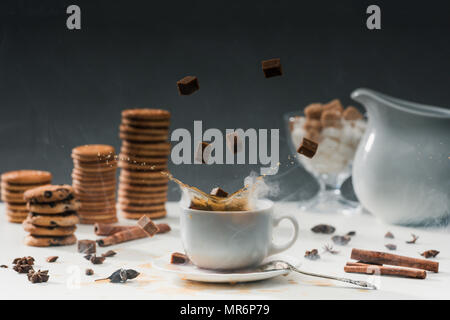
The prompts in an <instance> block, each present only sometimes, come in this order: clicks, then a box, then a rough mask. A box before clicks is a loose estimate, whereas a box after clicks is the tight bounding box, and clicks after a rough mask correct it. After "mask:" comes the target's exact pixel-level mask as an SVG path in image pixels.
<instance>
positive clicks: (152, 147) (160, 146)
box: [122, 140, 171, 151]
mask: <svg viewBox="0 0 450 320" xmlns="http://www.w3.org/2000/svg"><path fill="white" fill-rule="evenodd" d="M170 146H171V145H170V142H169V141H161V142H147V143H144V142H132V141H126V140H124V141H122V148H123V147H125V148H133V149H142V150H147V151H157V150H158V151H167V150H170Z"/></svg>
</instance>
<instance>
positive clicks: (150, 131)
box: [119, 124, 169, 136]
mask: <svg viewBox="0 0 450 320" xmlns="http://www.w3.org/2000/svg"><path fill="white" fill-rule="evenodd" d="M119 130H120V132H123V133H130V134H138V135H139V134H143V135H151V136H158V135H166V134H168V133H169V127H166V128H136V127H131V126H128V125H126V124H121V125H120V126H119Z"/></svg>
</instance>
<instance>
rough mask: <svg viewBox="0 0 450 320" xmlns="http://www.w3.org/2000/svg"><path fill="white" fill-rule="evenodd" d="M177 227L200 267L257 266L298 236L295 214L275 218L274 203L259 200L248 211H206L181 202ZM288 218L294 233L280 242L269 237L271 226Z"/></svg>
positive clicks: (189, 252) (292, 242) (184, 244)
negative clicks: (281, 243)
mask: <svg viewBox="0 0 450 320" xmlns="http://www.w3.org/2000/svg"><path fill="white" fill-rule="evenodd" d="M180 207H181V216H180V229H181V239H182V242H183V246H184V250H185V252H186V254H187V256H188V257H189V259H190V260H191V261H192V262H193V263H194V264H195V265H196V266H197V267H200V268H207V269H220V270H230V269H241V268H246V267H251V266H256V265H258V264H259V263H261V262H262V261H263V260H264V258H266V257H268V256H270V255H273V254H276V253H279V252H282V251H284V250H286V249H288V248H290V247H291V246H292V245H293V244H294V243H295V241H296V240H297V238H298V229H299V227H298V223H297V220H296V219H295V218H294V217H291V216H280V217H276V218H275V217H274V214H273V211H274V210H273V202H271V201H269V200H260V201H258V204H257V209H256V210H251V211H205V210H195V209H189V208H187V207H184V206H183V205H182V204H180ZM284 219H287V220H290V221H291V222H292V225H293V226H294V234H293V235H292V237H291V239H290V240H289V241H288V242H287V243H286V244H283V245H276V244H274V243H273V240H272V232H273V228H274V227H276V226H277V225H278V224H279V222H280V221H281V220H284Z"/></svg>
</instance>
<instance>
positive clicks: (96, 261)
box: [90, 255, 106, 264]
mask: <svg viewBox="0 0 450 320" xmlns="http://www.w3.org/2000/svg"><path fill="white" fill-rule="evenodd" d="M105 259H106V258H105V257H97V256H96V255H93V256H92V257H91V259H90V261H91V262H92V263H93V264H102V263H103V261H105Z"/></svg>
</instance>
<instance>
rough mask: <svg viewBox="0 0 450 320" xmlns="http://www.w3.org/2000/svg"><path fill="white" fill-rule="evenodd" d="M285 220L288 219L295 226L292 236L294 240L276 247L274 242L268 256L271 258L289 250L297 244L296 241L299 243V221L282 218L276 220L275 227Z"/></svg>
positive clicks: (288, 217)
mask: <svg viewBox="0 0 450 320" xmlns="http://www.w3.org/2000/svg"><path fill="white" fill-rule="evenodd" d="M284 219H287V220H289V221H290V222H291V223H292V225H293V226H294V234H293V235H292V238H291V239H290V240H289V241H288V242H287V243H285V244H282V245H276V244H274V243H273V242H272V244H271V246H270V249H269V254H268V255H269V256H270V255H273V254H276V253H280V252H281V251H284V250H287V249H289V248H290V247H291V246H292V245H293V244H294V243H295V241H297V238H298V229H299V227H298V222H297V219H295V218H294V217H291V216H282V217H279V218H275V219H274V220H273V226H274V227H277V226H278V224H279V223H280V222H281V221H282V220H284Z"/></svg>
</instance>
